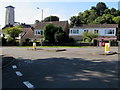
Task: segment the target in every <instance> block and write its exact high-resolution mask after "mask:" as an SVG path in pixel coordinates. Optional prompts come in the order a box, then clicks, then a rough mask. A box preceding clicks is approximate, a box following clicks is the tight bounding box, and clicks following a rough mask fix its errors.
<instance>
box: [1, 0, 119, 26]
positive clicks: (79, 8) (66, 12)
mask: <svg viewBox="0 0 120 90" xmlns="http://www.w3.org/2000/svg"><path fill="white" fill-rule="evenodd" d="M101 1H102V2H105V3H106V5H107V6H108V7H109V8H116V9H118V0H114V2H113V0H101ZM97 3H98V1H97V0H95V1H94V2H91V0H86V1H85V0H84V2H83V0H81V1H80V0H74V1H71V0H68V1H66V2H65V0H60V1H59V0H57V2H56V1H54V0H53V1H51V2H50V0H48V1H47V0H45V1H44V2H43V1H42V2H41V1H40V0H39V1H38V0H23V1H22V0H16V1H15V0H5V1H2V2H0V11H1V12H0V26H1V27H0V28H2V27H4V26H5V12H6V8H5V7H6V6H9V5H12V6H14V7H15V22H20V23H26V24H34V23H35V20H41V19H42V9H43V18H45V17H48V16H50V15H55V16H58V17H59V18H60V21H63V20H68V21H69V19H70V17H71V16H75V15H77V14H78V13H79V12H83V11H85V10H89V9H90V8H91V6H95V5H96V4H97ZM37 7H39V9H37Z"/></svg>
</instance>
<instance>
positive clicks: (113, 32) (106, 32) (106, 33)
mask: <svg viewBox="0 0 120 90" xmlns="http://www.w3.org/2000/svg"><path fill="white" fill-rule="evenodd" d="M108 32H109V33H108ZM110 32H112V33H110ZM114 34H115V31H114V30H112V29H110V30H105V35H114Z"/></svg>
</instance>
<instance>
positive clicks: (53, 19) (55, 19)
mask: <svg viewBox="0 0 120 90" xmlns="http://www.w3.org/2000/svg"><path fill="white" fill-rule="evenodd" d="M43 21H44V22H50V21H59V17H57V16H49V17H46V18H45V19H44V20H43Z"/></svg>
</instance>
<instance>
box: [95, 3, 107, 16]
mask: <svg viewBox="0 0 120 90" xmlns="http://www.w3.org/2000/svg"><path fill="white" fill-rule="evenodd" d="M96 9H97V11H98V14H99V15H100V16H101V15H103V13H104V11H105V9H107V6H106V4H105V3H104V2H99V3H97V5H96Z"/></svg>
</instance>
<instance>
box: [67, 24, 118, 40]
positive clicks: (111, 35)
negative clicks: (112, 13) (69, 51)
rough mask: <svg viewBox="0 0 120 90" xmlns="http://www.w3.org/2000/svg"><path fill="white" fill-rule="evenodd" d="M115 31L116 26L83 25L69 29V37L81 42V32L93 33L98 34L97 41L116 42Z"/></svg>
mask: <svg viewBox="0 0 120 90" xmlns="http://www.w3.org/2000/svg"><path fill="white" fill-rule="evenodd" d="M117 30H118V24H91V25H86V24H83V25H81V26H75V27H73V28H70V30H69V36H70V37H72V38H74V39H76V40H81V39H82V34H83V32H93V33H98V35H99V37H98V39H99V40H116V39H117V36H116V33H117Z"/></svg>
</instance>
